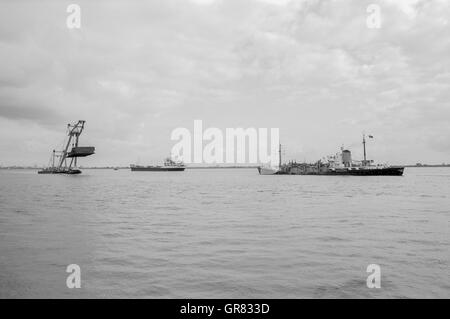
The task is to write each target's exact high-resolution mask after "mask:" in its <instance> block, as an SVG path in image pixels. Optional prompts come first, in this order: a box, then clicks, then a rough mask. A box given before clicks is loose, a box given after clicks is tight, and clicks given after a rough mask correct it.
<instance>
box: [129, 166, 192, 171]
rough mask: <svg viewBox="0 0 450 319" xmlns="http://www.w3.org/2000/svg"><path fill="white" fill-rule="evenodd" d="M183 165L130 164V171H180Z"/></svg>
mask: <svg viewBox="0 0 450 319" xmlns="http://www.w3.org/2000/svg"><path fill="white" fill-rule="evenodd" d="M184 170H185V167H176V166H175V167H171V166H132V167H131V171H132V172H182V171H184Z"/></svg>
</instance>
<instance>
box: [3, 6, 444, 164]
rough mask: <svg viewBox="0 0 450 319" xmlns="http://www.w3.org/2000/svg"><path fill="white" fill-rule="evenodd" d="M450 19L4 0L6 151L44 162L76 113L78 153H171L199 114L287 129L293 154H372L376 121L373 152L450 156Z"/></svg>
mask: <svg viewBox="0 0 450 319" xmlns="http://www.w3.org/2000/svg"><path fill="white" fill-rule="evenodd" d="M74 2H75V3H78V4H79V5H80V6H81V28H80V29H68V28H67V26H66V18H67V16H68V15H69V14H68V13H67V12H66V9H67V6H68V5H69V4H70V3H74ZM370 3H375V4H378V5H379V6H380V8H381V18H382V24H381V28H379V29H370V28H368V27H367V25H366V19H367V16H368V15H369V14H368V13H367V12H366V9H367V6H368V5H369V4H370ZM449 19H450V1H444V0H432V1H417V0H410V1H407V0H402V1H398V0H392V1H388V0H384V1H381V0H379V1H376V0H373V1H361V0H355V1H331V0H330V1H318V0H310V1H309V0H308V1H307V0H304V1H303V0H301V1H300V0H299V1H294V0H293V1H289V0H184V1H181V0H152V1H141V0H140V1H5V0H3V1H1V3H0V164H2V165H12V164H46V163H47V161H48V158H49V155H50V152H51V150H52V149H53V148H54V147H56V146H58V145H59V144H61V142H62V140H63V139H64V134H65V125H66V124H67V123H69V122H74V121H77V120H78V119H84V120H86V121H87V123H86V129H85V133H84V135H83V136H82V139H81V141H82V144H84V145H94V146H96V148H97V154H96V155H94V156H92V157H90V158H86V159H83V161H82V162H81V164H82V165H83V164H84V165H128V164H130V163H134V162H138V161H139V162H140V163H141V164H145V163H152V162H157V161H159V160H162V158H163V157H164V156H166V155H168V154H169V153H170V149H171V147H172V146H173V145H174V144H175V142H173V141H171V140H170V134H171V132H172V130H173V129H175V128H177V127H186V128H189V129H191V130H192V129H193V121H194V120H195V119H201V120H203V125H204V127H217V128H221V129H225V128H227V127H230V128H233V127H244V128H246V127H257V128H258V127H267V128H270V127H279V128H280V135H281V142H282V144H283V145H285V147H286V155H285V156H286V158H287V159H294V158H296V159H297V160H304V159H306V160H310V161H313V160H316V159H319V158H321V157H323V156H325V155H328V154H331V153H335V152H336V151H337V150H338V149H339V148H340V146H341V145H342V144H344V145H345V146H347V147H349V148H351V149H352V151H353V153H354V157H362V147H361V133H362V132H363V131H365V132H367V133H370V134H373V135H374V137H375V138H374V139H373V140H370V143H369V144H368V154H369V157H370V158H373V159H375V160H376V161H377V162H389V163H391V164H397V163H416V162H420V161H422V162H431V163H441V162H450V125H449V124H450V24H449Z"/></svg>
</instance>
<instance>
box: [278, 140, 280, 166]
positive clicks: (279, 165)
mask: <svg viewBox="0 0 450 319" xmlns="http://www.w3.org/2000/svg"><path fill="white" fill-rule="evenodd" d="M278 168H279V169H281V143H280V144H279V147H278Z"/></svg>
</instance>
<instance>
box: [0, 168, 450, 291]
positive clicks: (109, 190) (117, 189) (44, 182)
mask: <svg viewBox="0 0 450 319" xmlns="http://www.w3.org/2000/svg"><path fill="white" fill-rule="evenodd" d="M449 221H450V169H449V168H406V170H405V175H404V176H403V177H395V176H394V177H390V176H370V177H355V176H259V175H258V172H257V170H256V169H192V170H186V171H185V172H171V173H167V172H131V171H129V170H119V171H113V170H93V169H86V170H84V172H83V174H82V175H79V176H58V175H38V174H37V173H36V171H34V170H0V298H57V297H62V298H100V297H104V298H117V297H133V298H449V297H450V280H449V279H450V268H449V259H450V227H449V226H450V223H449ZM70 264H77V265H79V266H80V268H81V288H79V289H76V288H75V289H69V288H67V286H66V279H67V276H69V273H67V272H66V268H67V266H68V265H70ZM370 264H377V265H379V266H380V269H381V288H379V289H377V288H373V289H369V288H368V287H367V285H366V279H367V276H369V275H370V273H367V272H366V270H367V266H368V265H370Z"/></svg>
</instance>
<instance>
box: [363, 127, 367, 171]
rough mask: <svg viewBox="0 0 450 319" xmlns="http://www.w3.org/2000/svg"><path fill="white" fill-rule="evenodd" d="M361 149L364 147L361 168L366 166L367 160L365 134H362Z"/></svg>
mask: <svg viewBox="0 0 450 319" xmlns="http://www.w3.org/2000/svg"><path fill="white" fill-rule="evenodd" d="M363 147H364V164H363V166H366V164H367V160H366V134H364V133H363Z"/></svg>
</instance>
